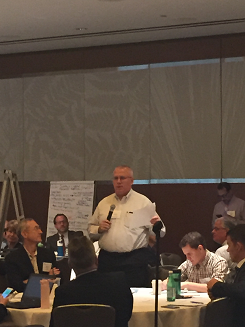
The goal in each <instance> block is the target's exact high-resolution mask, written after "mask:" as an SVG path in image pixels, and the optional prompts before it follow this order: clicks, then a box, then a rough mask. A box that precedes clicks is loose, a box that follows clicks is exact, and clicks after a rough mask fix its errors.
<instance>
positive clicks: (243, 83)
mask: <svg viewBox="0 0 245 327" xmlns="http://www.w3.org/2000/svg"><path fill="white" fill-rule="evenodd" d="M243 59H244V58H240V60H241V61H240V62H239V61H235V62H230V61H229V60H224V62H223V64H222V99H223V101H222V108H223V110H222V140H223V142H222V145H223V147H222V155H223V158H222V161H223V175H224V176H227V177H230V178H240V177H243V178H244V177H245V63H244V60H243Z"/></svg>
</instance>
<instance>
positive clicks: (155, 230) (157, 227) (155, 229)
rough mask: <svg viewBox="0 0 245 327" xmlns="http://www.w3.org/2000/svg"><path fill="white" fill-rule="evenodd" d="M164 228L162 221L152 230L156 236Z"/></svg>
mask: <svg viewBox="0 0 245 327" xmlns="http://www.w3.org/2000/svg"><path fill="white" fill-rule="evenodd" d="M162 227H163V223H162V222H161V220H159V221H157V222H156V223H155V224H154V225H153V227H152V230H153V232H154V233H155V234H157V233H159V232H160V230H161V229H162Z"/></svg>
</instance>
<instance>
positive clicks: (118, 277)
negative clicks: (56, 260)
mask: <svg viewBox="0 0 245 327" xmlns="http://www.w3.org/2000/svg"><path fill="white" fill-rule="evenodd" d="M68 248H69V254H68V257H69V264H70V267H71V268H72V269H74V271H75V273H76V276H77V277H76V279H74V280H72V281H70V282H68V283H67V284H64V285H61V286H60V287H58V288H57V289H56V291H55V298H54V304H53V308H56V307H58V306H60V305H67V304H83V303H85V304H90V303H92V304H105V305H110V306H112V307H113V308H114V309H115V312H116V319H115V327H127V326H128V321H129V319H130V317H131V314H132V309H133V296H132V293H131V291H130V288H129V286H128V285H127V282H126V279H125V275H124V273H123V272H117V273H107V274H101V273H99V272H98V271H97V266H98V260H97V256H96V254H95V251H94V246H93V243H92V242H91V241H90V240H89V239H88V238H87V237H86V236H82V237H75V238H73V239H72V240H71V242H70V243H69V246H68ZM71 323H72V321H71ZM53 326H54V322H53V315H51V320H50V327H53Z"/></svg>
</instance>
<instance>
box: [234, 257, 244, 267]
mask: <svg viewBox="0 0 245 327" xmlns="http://www.w3.org/2000/svg"><path fill="white" fill-rule="evenodd" d="M244 262H245V258H244V259H242V260H241V261H239V262H238V264H237V265H236V266H237V268H241V266H242V265H243V264H244Z"/></svg>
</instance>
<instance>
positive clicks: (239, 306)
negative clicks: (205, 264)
mask: <svg viewBox="0 0 245 327" xmlns="http://www.w3.org/2000/svg"><path fill="white" fill-rule="evenodd" d="M227 244H228V249H227V251H228V252H229V253H230V256H231V260H232V261H234V262H236V263H237V268H236V276H235V279H234V282H233V283H221V282H220V281H219V280H217V279H216V278H213V279H211V280H210V281H209V282H208V284H207V287H208V292H209V296H210V297H211V299H213V298H220V297H229V298H230V299H231V300H232V301H234V303H235V312H234V315H233V318H234V326H236V327H240V326H245V312H244V308H245V225H242V226H241V225H240V226H236V227H234V228H233V229H230V230H229V231H228V233H227ZM217 314H219V313H218V312H217Z"/></svg>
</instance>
